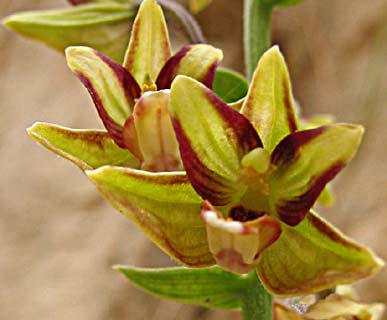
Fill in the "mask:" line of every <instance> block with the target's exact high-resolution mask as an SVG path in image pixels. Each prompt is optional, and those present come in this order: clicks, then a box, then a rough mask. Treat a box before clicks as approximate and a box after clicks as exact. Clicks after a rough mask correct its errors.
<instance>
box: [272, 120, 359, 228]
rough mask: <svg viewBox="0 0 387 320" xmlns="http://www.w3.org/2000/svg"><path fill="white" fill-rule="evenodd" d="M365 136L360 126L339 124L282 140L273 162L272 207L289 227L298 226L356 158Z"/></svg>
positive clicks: (299, 133) (273, 155)
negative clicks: (329, 185) (319, 198)
mask: <svg viewBox="0 0 387 320" xmlns="http://www.w3.org/2000/svg"><path fill="white" fill-rule="evenodd" d="M362 134H363V128H362V127H361V126H357V125H350V124H337V125H330V126H324V127H319V128H316V129H312V130H306V131H299V132H296V133H293V134H291V135H289V136H287V137H286V138H285V139H283V140H282V141H281V142H280V143H279V145H278V146H277V147H276V149H275V150H274V152H273V154H272V157H271V159H272V160H271V161H272V164H273V165H274V166H275V168H276V169H275V171H274V172H273V173H272V175H271V178H270V206H271V211H272V213H273V214H276V215H277V216H279V217H280V219H281V220H282V221H284V222H285V223H287V224H289V225H292V226H293V225H296V224H297V223H299V222H300V221H301V220H302V219H303V217H304V216H305V214H306V213H307V212H308V211H309V209H310V208H311V207H312V206H313V204H314V202H315V201H316V199H317V198H318V196H319V195H320V193H321V191H322V190H323V189H324V187H325V185H326V184H327V183H328V182H329V181H330V180H332V179H333V178H334V177H335V176H336V174H337V173H338V172H339V171H340V170H341V169H342V168H343V167H344V166H345V165H346V164H347V163H348V162H349V161H350V160H351V159H352V158H353V156H354V155H355V153H356V151H357V149H358V147H359V144H360V141H361V137H362Z"/></svg>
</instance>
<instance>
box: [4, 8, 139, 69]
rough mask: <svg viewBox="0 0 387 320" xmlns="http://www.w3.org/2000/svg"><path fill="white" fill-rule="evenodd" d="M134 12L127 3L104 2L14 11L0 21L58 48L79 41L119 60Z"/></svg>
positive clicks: (61, 48)
mask: <svg viewBox="0 0 387 320" xmlns="http://www.w3.org/2000/svg"><path fill="white" fill-rule="evenodd" d="M134 13H135V11H134V8H133V6H131V5H127V4H125V5H123V4H115V3H111V2H107V3H103V4H102V3H101V4H88V5H82V6H77V7H71V8H66V9H61V10H47V11H31V12H23V13H17V14H14V15H11V16H9V17H7V18H6V19H5V20H4V21H3V23H4V24H5V26H7V27H8V28H10V29H11V30H13V31H15V32H17V33H20V34H21V35H23V36H25V37H27V38H31V39H33V40H37V41H39V42H43V43H44V44H46V45H48V46H49V47H52V48H54V49H56V50H59V51H60V52H63V51H64V49H65V48H67V47H68V46H70V45H75V44H76V45H83V46H88V47H92V48H94V49H96V50H98V51H100V52H102V53H103V54H105V55H107V56H109V57H110V58H112V59H113V60H115V61H117V62H121V61H122V57H123V56H124V52H125V49H126V47H127V44H128V41H129V34H128V28H129V24H130V21H131V20H132V19H133V17H134Z"/></svg>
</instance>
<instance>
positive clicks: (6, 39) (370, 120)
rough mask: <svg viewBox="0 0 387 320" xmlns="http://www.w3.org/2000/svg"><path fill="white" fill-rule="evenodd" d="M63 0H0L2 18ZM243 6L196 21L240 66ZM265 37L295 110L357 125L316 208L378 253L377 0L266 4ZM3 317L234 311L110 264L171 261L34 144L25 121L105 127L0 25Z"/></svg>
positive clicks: (217, 2) (384, 99) (378, 293)
mask: <svg viewBox="0 0 387 320" xmlns="http://www.w3.org/2000/svg"><path fill="white" fill-rule="evenodd" d="M63 6H66V2H65V1H64V0H41V1H38V0H17V1H7V0H6V1H1V3H0V17H4V16H6V15H8V14H11V13H13V12H16V11H20V10H31V9H43V8H55V7H63ZM241 14H242V1H224V0H214V1H213V4H212V5H211V6H210V7H209V8H208V10H207V11H205V12H203V13H201V14H200V15H199V16H198V19H199V21H200V22H201V23H202V25H203V29H204V32H205V34H206V36H207V37H208V39H209V41H210V42H211V43H212V44H214V45H216V46H218V47H220V48H222V49H223V50H224V53H225V57H226V59H225V61H224V64H223V65H225V66H231V67H233V68H236V69H237V70H242V69H243V63H242V56H241V55H242V49H241V37H242V28H241V18H240V17H241ZM273 25H274V26H273V41H274V42H275V43H277V44H279V45H280V47H281V50H282V51H283V52H284V54H285V56H286V59H287V61H288V64H289V68H290V72H291V77H292V80H293V84H294V91H295V96H296V98H297V99H298V100H299V102H300V103H301V105H302V106H303V109H304V114H306V115H309V114H314V113H332V114H334V115H336V117H337V119H338V120H339V121H347V122H356V123H361V124H363V125H364V126H365V127H366V129H367V133H366V136H365V139H364V143H363V145H362V147H361V150H360V152H359V154H358V156H357V158H356V159H355V160H354V161H353V163H352V164H351V165H350V166H349V167H348V168H347V169H346V170H345V171H344V172H343V173H342V174H341V175H340V176H339V178H338V179H336V181H335V184H334V188H335V191H336V192H337V202H336V204H335V205H334V207H333V208H330V209H321V210H320V211H321V212H322V213H323V214H324V215H325V216H326V217H328V218H329V219H330V220H331V221H332V222H334V223H335V224H336V225H337V226H339V227H340V229H342V230H343V231H344V232H345V233H346V234H348V235H350V236H352V237H354V238H355V239H357V240H358V241H360V242H362V243H365V244H367V245H369V246H371V247H372V248H373V249H374V250H375V251H376V252H377V253H378V254H379V255H380V256H381V257H383V258H384V259H387V252H386V246H385V243H386V240H387V236H386V235H387V138H386V137H387V125H386V123H387V105H386V103H387V68H386V65H387V64H386V58H387V2H386V1H385V0H372V1H364V0H324V1H313V0H306V1H305V3H303V4H302V5H299V6H297V7H294V8H291V9H286V10H282V11H280V12H276V13H275V15H274V18H273ZM0 68H1V71H0V107H1V116H0V128H1V129H0V132H1V135H0V150H1V164H0V176H1V178H2V183H1V186H2V187H1V192H0V211H1V214H0V319H12V320H19V319H34V320H35V319H36V320H37V319H39V320H43V319H55V320H57V319H58V320H62V319H66V320H67V319H72V320H73V319H82V320H88V319H90V320H91V319H93V320H97V319H101V320H103V319H133V320H161V319H181V320H183V319H184V320H189V319H195V320H196V319H200V320H210V319H226V320H227V319H238V316H237V315H236V314H232V313H223V312H213V311H209V310H205V309H202V308H195V307H192V306H187V305H181V304H177V303H173V302H168V301H161V300H159V299H156V298H153V297H151V296H149V295H147V294H144V293H143V292H141V291H139V290H137V289H136V288H135V287H133V286H132V285H131V284H129V283H128V282H127V281H126V280H125V279H124V278H123V277H122V276H121V275H120V274H117V272H115V271H113V270H111V266H112V265H114V264H117V263H120V264H133V265H136V266H143V267H146V266H155V267H156V266H157V267H160V266H167V265H172V262H171V261H170V259H169V258H168V257H166V256H165V255H164V254H163V253H162V252H161V251H160V250H158V249H157V248H155V247H154V246H153V245H152V244H151V243H150V241H149V240H147V239H146V238H145V236H144V235H143V234H142V233H140V232H139V231H138V229H137V228H136V227H135V226H134V225H133V224H132V223H131V222H130V221H129V220H127V219H126V218H124V217H123V216H121V215H120V214H119V213H117V212H115V210H113V209H112V208H111V207H110V206H109V205H108V204H106V203H105V202H104V201H103V200H102V198H101V197H100V196H99V194H98V193H97V192H96V190H95V189H94V187H93V186H92V185H91V183H89V182H88V181H87V179H86V178H85V177H84V176H83V174H82V173H81V171H80V170H78V169H77V168H76V167H75V166H73V165H71V164H70V163H69V162H67V161H65V160H62V159H60V158H58V157H55V156H54V155H53V154H51V153H49V152H47V151H45V150H43V149H42V148H40V147H38V146H37V145H36V144H35V143H34V142H33V141H32V140H30V139H29V138H28V136H27V134H26V133H25V128H26V127H28V126H30V125H31V124H32V123H33V122H34V121H36V120H40V121H47V122H52V123H58V124H61V125H65V126H68V127H73V128H95V127H101V124H100V122H99V119H98V117H97V115H96V113H95V111H94V107H93V106H92V103H91V101H90V99H89V97H88V95H87V93H86V91H85V90H84V89H83V87H82V86H81V85H80V83H79V82H78V80H77V79H76V78H75V77H74V76H73V75H72V74H71V73H70V71H69V70H68V69H67V67H66V64H65V60H64V58H63V56H62V55H60V54H59V53H57V52H53V51H51V50H50V49H47V48H45V47H43V46H41V45H39V44H37V43H33V42H31V41H28V40H25V39H23V38H21V37H19V36H17V35H16V34H12V33H10V32H8V31H7V30H5V29H4V28H2V27H0ZM386 286H387V273H386V270H383V271H382V272H380V274H379V275H377V276H376V277H374V278H372V279H369V280H366V281H363V282H362V283H360V285H359V288H360V290H361V294H362V296H363V297H364V299H365V300H366V301H371V300H377V301H382V302H386V301H387V289H386Z"/></svg>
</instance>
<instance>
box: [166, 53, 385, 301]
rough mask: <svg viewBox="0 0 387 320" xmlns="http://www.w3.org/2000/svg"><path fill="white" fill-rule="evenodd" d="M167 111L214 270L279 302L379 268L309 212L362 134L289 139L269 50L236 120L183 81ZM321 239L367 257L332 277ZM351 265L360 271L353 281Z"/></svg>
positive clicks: (283, 91)
mask: <svg viewBox="0 0 387 320" xmlns="http://www.w3.org/2000/svg"><path fill="white" fill-rule="evenodd" d="M170 109H171V113H172V119H173V120H172V121H173V125H174V128H175V132H176V136H177V139H178V142H179V146H180V154H181V157H182V160H183V164H184V167H185V170H186V172H187V176H188V178H189V181H190V182H191V184H192V186H193V188H194V189H195V191H196V192H197V193H198V194H199V195H200V196H201V198H202V199H203V200H204V202H203V204H202V218H203V221H204V223H205V224H206V226H207V237H208V242H209V248H210V251H211V252H212V254H213V255H214V258H215V259H216V261H217V263H218V264H219V265H220V266H221V267H222V268H223V269H225V270H228V271H231V272H235V273H246V272H248V271H250V270H252V269H254V268H256V269H257V272H258V274H259V276H260V279H261V281H262V282H263V283H264V285H265V286H266V287H267V288H268V289H269V290H270V291H272V292H274V293H276V294H279V295H289V294H291V293H301V292H303V293H304V292H305V293H306V292H310V291H311V290H318V289H323V288H326V284H327V283H328V282H329V283H336V282H350V281H353V280H354V278H353V277H358V276H360V274H361V273H362V274H363V276H365V275H366V274H368V275H369V274H372V273H373V272H374V271H375V270H376V269H378V268H379V267H380V262H379V261H378V260H377V259H376V258H375V257H374V256H373V255H372V253H370V252H369V251H368V250H366V249H365V248H360V247H359V246H358V245H356V244H354V243H352V242H351V241H349V240H348V239H346V238H344V237H343V236H342V235H340V234H339V233H338V231H337V230H335V229H333V228H332V227H331V226H330V225H329V224H328V223H327V222H325V221H324V220H323V219H322V218H321V217H319V216H318V215H317V214H316V213H314V212H312V211H311V209H312V206H313V205H314V202H315V201H316V199H317V198H318V196H319V195H320V193H321V192H322V190H323V189H324V187H325V185H326V184H327V183H328V182H329V181H331V180H332V179H333V178H334V177H335V176H336V174H337V173H338V172H339V171H340V170H341V169H342V168H343V167H344V166H345V165H346V164H347V163H348V162H349V161H350V160H351V159H352V158H353V156H354V155H355V153H356V150H357V149H358V146H359V144H360V141H361V137H362V133H363V129H362V127H361V126H357V125H351V124H334V125H327V126H322V127H318V128H315V129H311V130H304V131H299V130H298V124H297V119H296V117H295V113H294V106H293V97H292V92H291V85H290V80H289V75H288V71H287V68H286V64H285V62H284V59H283V57H282V55H281V54H280V52H279V50H278V48H277V47H274V48H272V49H271V50H269V51H268V52H266V53H265V54H264V56H263V57H262V58H261V60H260V62H259V64H258V67H257V69H256V71H255V74H254V76H253V80H252V84H251V86H250V89H249V92H248V94H247V97H246V98H245V100H244V103H243V105H242V109H241V112H240V113H238V112H237V111H235V110H233V109H232V108H230V107H229V106H228V105H226V104H225V103H224V102H223V101H222V100H221V99H219V98H218V97H217V96H216V95H215V94H214V93H213V92H212V91H211V90H210V89H208V88H206V87H205V86H203V85H202V84H201V83H199V82H197V81H196V80H194V79H191V78H188V77H185V76H178V77H177V78H176V79H175V80H174V82H173V84H172V89H171V101H170ZM187 109H188V110H189V112H187ZM327 240H328V241H332V242H334V243H335V245H340V246H342V249H343V251H342V252H341V254H344V251H345V250H350V251H352V250H355V251H358V252H359V251H362V252H363V253H364V254H365V255H364V256H363V258H365V257H366V256H368V258H366V259H365V260H363V258H361V259H360V260H358V259H357V258H356V259H354V260H353V262H351V263H349V264H348V265H347V266H346V267H345V269H346V270H347V272H348V273H346V274H343V273H341V272H338V273H337V270H336V271H334V272H332V271H333V270H331V268H334V267H333V266H334V265H335V266H337V265H340V264H341V263H340V262H339V261H338V260H341V258H342V257H341V258H338V256H336V257H334V256H333V255H331V254H329V253H328V252H324V253H323V251H325V249H327V247H326V246H325V244H326V243H327V242H326V241H327ZM324 243H325V244H324ZM323 248H324V249H323ZM364 250H366V251H364ZM366 252H367V253H366ZM347 253H349V252H347ZM345 255H346V254H345ZM337 258H338V260H336V259H337ZM347 258H350V259H351V258H355V257H354V256H352V257H351V255H349V256H347V257H346V258H345V259H347ZM358 258H360V257H358ZM315 259H318V260H319V261H318V263H316V261H315ZM361 260H362V262H360V261H361ZM360 264H363V267H360V269H361V270H362V271H360V269H359V270H358V271H357V272H353V271H354V269H356V268H359V266H360ZM350 265H351V267H349V266H350ZM347 268H348V269H347ZM339 274H340V275H339ZM355 274H356V275H355ZM312 288H313V289H312Z"/></svg>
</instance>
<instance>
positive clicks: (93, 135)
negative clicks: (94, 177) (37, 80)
mask: <svg viewBox="0 0 387 320" xmlns="http://www.w3.org/2000/svg"><path fill="white" fill-rule="evenodd" d="M27 131H28V134H29V135H30V136H31V138H32V139H34V140H35V141H37V142H38V143H39V144H41V145H42V146H43V147H45V148H47V149H49V150H51V151H52V152H54V153H56V154H58V155H60V156H61V157H63V158H65V159H67V160H70V161H71V162H73V163H74V164H75V165H77V166H78V167H79V168H80V169H82V170H90V169H94V168H98V167H101V166H104V165H108V164H111V165H120V166H130V167H136V168H137V167H138V166H139V163H138V160H137V159H136V158H135V157H134V156H133V155H132V154H131V153H130V152H128V151H127V150H125V149H121V148H119V147H118V146H117V145H116V144H115V143H114V141H113V140H112V139H111V138H110V137H109V135H108V133H107V132H104V131H98V130H74V129H68V128H64V127H60V126H57V125H54V124H49V123H40V122H37V123H35V124H34V125H33V126H32V127H30V128H28V129H27Z"/></svg>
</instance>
